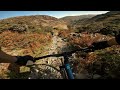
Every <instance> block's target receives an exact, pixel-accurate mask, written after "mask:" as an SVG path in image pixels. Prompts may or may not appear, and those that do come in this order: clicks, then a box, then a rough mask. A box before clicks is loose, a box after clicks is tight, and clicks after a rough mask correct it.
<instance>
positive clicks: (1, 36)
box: [0, 11, 120, 79]
mask: <svg viewBox="0 0 120 90" xmlns="http://www.w3.org/2000/svg"><path fill="white" fill-rule="evenodd" d="M119 18H120V12H119V11H114V12H113V11H111V12H108V13H106V14H102V15H95V16H94V15H91V16H89V15H88V16H84V15H83V16H81V17H80V16H75V17H73V16H72V17H71V16H68V17H64V18H61V19H57V18H55V17H51V16H45V15H37V16H20V17H12V18H8V19H3V20H0V46H1V47H2V50H3V51H4V52H6V53H8V54H10V55H13V56H17V55H21V56H23V55H32V56H33V57H42V56H46V55H54V54H59V53H63V52H68V51H72V50H75V49H79V48H83V47H87V46H89V45H90V44H92V43H93V42H97V41H104V40H110V39H111V38H114V35H115V34H118V33H119V29H120V28H119V24H120V23H119ZM119 55H120V47H119V45H114V46H111V47H108V48H105V49H102V50H95V51H94V52H88V53H85V52H80V51H79V52H76V53H73V54H72V56H71V57H69V60H70V64H71V67H72V70H73V73H74V76H75V78H76V79H109V78H119V75H120V73H119V70H120V68H119V66H120V65H119V63H120V61H119V59H120V56H119ZM61 60H63V57H48V58H43V59H40V60H37V61H36V62H35V65H36V66H37V67H34V68H36V69H37V72H34V73H31V74H30V67H29V66H18V65H15V64H8V63H7V64H5V63H1V64H0V78H2V79H4V78H5V79H27V78H28V77H29V76H30V77H29V78H34V79H36V78H39V79H61V78H62V77H61V75H60V73H59V66H60V65H61ZM38 64H39V65H38Z"/></svg>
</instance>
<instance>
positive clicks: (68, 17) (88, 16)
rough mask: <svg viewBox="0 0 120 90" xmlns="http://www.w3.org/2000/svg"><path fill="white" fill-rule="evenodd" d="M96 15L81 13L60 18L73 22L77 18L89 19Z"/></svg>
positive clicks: (69, 22)
mask: <svg viewBox="0 0 120 90" xmlns="http://www.w3.org/2000/svg"><path fill="white" fill-rule="evenodd" d="M94 16H95V15H79V16H66V17H63V18H60V20H64V21H65V22H67V23H68V24H71V23H73V22H74V21H77V20H82V19H88V18H92V17H94Z"/></svg>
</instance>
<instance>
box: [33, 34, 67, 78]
mask: <svg viewBox="0 0 120 90" xmlns="http://www.w3.org/2000/svg"><path fill="white" fill-rule="evenodd" d="M66 45H67V42H66V41H64V40H63V39H62V38H61V37H59V36H58V33H57V32H55V33H54V34H53V38H52V43H51V44H50V45H49V46H47V47H46V52H48V54H47V55H54V54H59V53H62V52H65V51H66V50H67V49H65V47H66ZM63 48H64V49H63ZM61 60H63V57H48V58H44V59H42V60H38V62H37V64H39V65H38V67H37V69H39V70H38V71H39V74H38V73H37V74H35V73H33V74H32V75H31V78H34V79H35V78H37V77H39V78H45V79H46V78H49V79H61V78H62V77H61V75H60V72H59V66H61ZM53 67H54V68H56V69H54V68H53ZM41 71H42V72H41ZM39 75H41V76H39Z"/></svg>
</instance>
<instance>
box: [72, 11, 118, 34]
mask: <svg viewBox="0 0 120 90" xmlns="http://www.w3.org/2000/svg"><path fill="white" fill-rule="evenodd" d="M73 26H74V28H75V29H78V31H79V32H81V31H87V32H98V33H102V34H106V35H107V34H110V35H115V34H117V33H118V32H119V31H120V11H110V12H107V13H105V14H101V15H97V16H95V17H93V18H90V19H87V20H85V21H84V22H80V21H76V23H74V24H73Z"/></svg>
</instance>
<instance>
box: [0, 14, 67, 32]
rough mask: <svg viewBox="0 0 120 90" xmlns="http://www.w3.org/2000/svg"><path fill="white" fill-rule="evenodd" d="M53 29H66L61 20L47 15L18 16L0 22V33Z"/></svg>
mask: <svg viewBox="0 0 120 90" xmlns="http://www.w3.org/2000/svg"><path fill="white" fill-rule="evenodd" d="M53 28H55V29H68V27H67V25H66V23H65V22H64V21H63V20H59V19H57V18H55V17H51V16H47V15H35V16H19V17H12V18H8V19H2V20H0V32H2V31H4V30H11V31H18V32H23V31H28V32H41V31H45V30H47V31H49V30H51V29H53Z"/></svg>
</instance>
